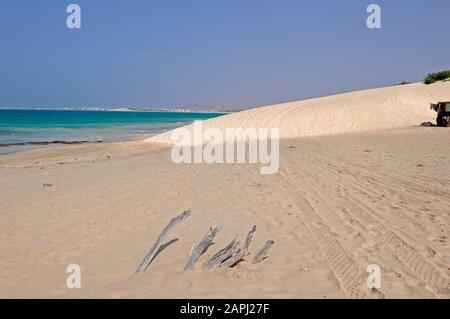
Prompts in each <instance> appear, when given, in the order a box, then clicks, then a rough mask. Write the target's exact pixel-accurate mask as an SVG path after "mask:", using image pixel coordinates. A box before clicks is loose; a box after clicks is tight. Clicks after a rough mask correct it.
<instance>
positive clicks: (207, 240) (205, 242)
mask: <svg viewBox="0 0 450 319" xmlns="http://www.w3.org/2000/svg"><path fill="white" fill-rule="evenodd" d="M222 228H223V225H220V226H217V227H216V228H210V230H209V231H208V232H207V233H206V234H205V236H203V238H202V240H201V241H200V243H199V244H198V245H197V246H195V247H194V249H192V252H191V256H190V257H189V260H188V261H187V263H186V266H185V267H184V270H192V269H194V266H195V264H196V263H197V261H198V259H199V258H200V256H201V255H202V254H203V253H204V252H205V251H206V250H207V249H208V247H209V246H211V245H212V244H214V243H213V240H214V237H216V235H217V233H218V232H219V231H220V230H221V229H222Z"/></svg>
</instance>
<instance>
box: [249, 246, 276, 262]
mask: <svg viewBox="0 0 450 319" xmlns="http://www.w3.org/2000/svg"><path fill="white" fill-rule="evenodd" d="M273 244H274V241H273V240H268V241H266V243H265V244H264V246H263V247H262V248H261V250H260V251H259V252H258V253H257V254H256V256H255V258H253V264H259V263H260V262H262V261H263V260H264V259H266V258H267V257H266V255H267V252H268V251H269V249H270V247H272V245H273Z"/></svg>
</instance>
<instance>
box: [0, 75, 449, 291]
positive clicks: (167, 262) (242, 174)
mask: <svg viewBox="0 0 450 319" xmlns="http://www.w3.org/2000/svg"><path fill="white" fill-rule="evenodd" d="M440 100H446V101H448V100H450V83H449V82H446V83H437V84H433V85H429V86H426V85H423V84H411V85H405V86H395V87H387V88H380V89H372V90H366V91H359V92H351V93H346V94H339V95H335V96H329V97H323V98H316V99H311V100H305V101H297V102H291V103H284V104H279V105H272V106H266V107H261V108H255V109H252V110H248V111H242V112H239V113H233V114H229V115H226V116H223V117H219V118H214V119H211V120H208V121H205V122H204V126H205V127H215V128H219V129H220V130H224V129H225V128H229V127H235V128H238V127H241V128H246V127H257V128H263V127H267V128H272V127H276V128H279V129H280V137H281V140H280V169H279V172H278V173H276V174H273V175H261V174H260V171H259V166H260V164H220V165H208V164H180V165H177V164H174V163H173V162H172V161H171V157H170V152H171V145H170V143H171V140H170V134H171V133H170V132H168V133H164V134H161V135H158V136H156V137H153V138H151V139H148V140H145V141H133V142H124V143H111V144H97V145H74V146H61V147H56V148H49V149H37V150H30V151H25V152H21V153H16V154H8V155H3V156H0V202H1V205H0V219H1V223H0V298H17V297H19V298H32V297H38V298H231V297H233V298H450V246H449V237H450V189H449V188H448V186H449V185H450V169H449V167H450V129H449V128H438V127H422V126H420V124H421V123H423V122H429V121H434V120H435V117H436V114H435V113H434V112H433V111H430V110H429V107H428V106H429V104H430V103H431V102H437V101H440ZM188 128H190V129H192V126H189V127H188ZM44 185H46V186H45V187H44ZM186 209H190V210H191V211H192V216H191V217H189V219H187V220H186V221H184V222H183V223H181V224H180V225H179V226H177V227H176V228H175V229H174V231H173V233H172V234H171V235H170V237H169V239H168V240H167V242H169V245H168V246H167V247H165V249H164V250H162V251H161V253H160V254H159V255H158V256H157V257H156V258H155V260H154V261H153V262H152V264H151V265H150V267H149V268H148V269H147V271H146V272H143V273H139V274H135V271H136V268H137V267H138V265H139V264H140V262H141V261H142V259H143V257H144V256H145V254H146V253H147V252H148V250H149V248H150V247H151V245H152V244H153V243H154V242H155V240H156V239H157V237H158V235H159V234H160V232H161V230H162V229H163V228H164V227H165V226H166V225H167V223H168V222H169V221H170V219H171V218H173V217H175V216H177V215H178V214H180V213H181V212H182V211H184V210H186ZM219 224H223V225H224V228H223V230H222V231H221V232H220V233H219V234H218V235H217V237H216V239H215V240H214V242H215V244H214V245H213V246H212V247H210V248H209V249H208V251H207V252H206V253H205V254H204V255H202V256H201V258H200V260H199V263H198V264H197V265H196V267H195V269H194V270H193V271H191V272H185V271H183V268H184V265H185V264H186V261H187V259H188V257H189V253H190V251H191V248H192V246H193V244H196V243H198V242H199V241H200V239H201V238H202V236H203V235H204V234H205V233H206V232H207V230H208V229H209V227H214V226H217V225H219ZM253 225H256V226H257V231H256V233H255V239H254V242H253V245H252V247H251V249H250V253H251V254H250V256H249V257H248V258H246V260H245V261H243V262H241V263H239V264H238V265H237V266H235V267H233V268H229V269H213V270H208V269H206V267H205V265H204V263H205V262H206V261H207V259H208V258H209V257H211V256H212V255H213V254H214V253H216V252H217V251H218V250H219V249H221V248H223V247H224V246H225V245H227V244H228V243H229V242H230V241H231V240H232V239H233V238H235V237H237V238H238V239H239V240H241V241H243V240H244V237H245V235H246V234H247V232H248V231H249V230H250V228H251V227H252V226H253ZM175 239H176V241H175ZM267 240H273V241H274V242H275V244H274V246H273V247H272V249H271V250H270V251H269V253H268V258H267V259H266V260H265V261H264V262H263V263H261V264H257V265H254V264H252V263H251V259H252V258H253V256H254V254H255V253H256V252H257V250H259V248H260V247H262V246H263V244H264V243H265V242H266V241H267ZM69 264H78V265H80V267H81V271H82V288H81V289H67V287H66V278H67V275H68V274H67V273H66V267H67V265H69ZM369 264H378V265H380V267H381V274H382V286H381V288H380V289H379V290H378V291H376V292H374V291H371V290H370V289H368V288H367V286H366V280H367V276H368V274H367V272H366V268H367V266H368V265H369Z"/></svg>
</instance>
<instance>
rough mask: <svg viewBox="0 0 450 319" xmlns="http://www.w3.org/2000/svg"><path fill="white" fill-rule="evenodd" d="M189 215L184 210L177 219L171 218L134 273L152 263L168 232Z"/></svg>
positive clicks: (143, 269) (141, 270) (189, 213)
mask: <svg viewBox="0 0 450 319" xmlns="http://www.w3.org/2000/svg"><path fill="white" fill-rule="evenodd" d="M190 215H191V211H190V210H186V211H184V212H183V213H181V215H179V216H178V217H175V218H173V219H172V220H171V221H170V223H169V224H168V225H167V226H166V227H165V228H164V230H163V231H162V233H161V235H159V237H158V240H157V241H156V242H155V244H154V245H153V246H152V248H151V249H150V251H149V252H148V253H147V255H145V257H144V260H143V261H142V262H141V264H140V265H139V267H138V269H137V270H136V272H137V273H138V272H143V271H145V270H146V269H147V267H148V266H149V265H150V263H151V262H152V261H153V258H155V256H156V254H157V253H158V251H159V248H160V247H161V245H162V244H163V241H164V240H165V239H166V238H167V236H169V234H170V232H171V231H172V229H173V228H175V226H177V225H178V224H179V223H181V222H182V221H183V220H185V219H186V218H188V217H189V216H190Z"/></svg>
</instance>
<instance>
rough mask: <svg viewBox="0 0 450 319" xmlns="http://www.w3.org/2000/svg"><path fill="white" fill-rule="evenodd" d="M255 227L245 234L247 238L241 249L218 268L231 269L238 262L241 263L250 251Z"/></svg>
mask: <svg viewBox="0 0 450 319" xmlns="http://www.w3.org/2000/svg"><path fill="white" fill-rule="evenodd" d="M255 231H256V226H253V227H252V229H251V230H250V232H249V233H248V234H247V238H245V242H244V245H243V246H242V248H241V249H239V250H238V251H237V252H236V253H235V254H234V255H233V256H231V257H230V258H228V259H227V260H225V261H224V262H223V263H221V264H220V267H233V266H234V265H236V264H237V263H239V262H240V261H242V260H243V259H244V258H245V257H246V256H247V255H248V251H249V249H250V246H251V244H252V241H253V235H254V234H255Z"/></svg>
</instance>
